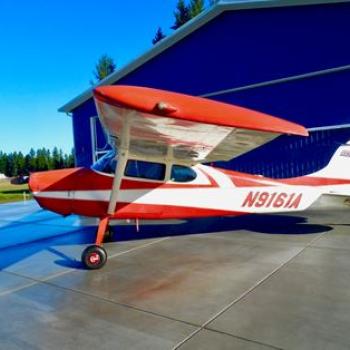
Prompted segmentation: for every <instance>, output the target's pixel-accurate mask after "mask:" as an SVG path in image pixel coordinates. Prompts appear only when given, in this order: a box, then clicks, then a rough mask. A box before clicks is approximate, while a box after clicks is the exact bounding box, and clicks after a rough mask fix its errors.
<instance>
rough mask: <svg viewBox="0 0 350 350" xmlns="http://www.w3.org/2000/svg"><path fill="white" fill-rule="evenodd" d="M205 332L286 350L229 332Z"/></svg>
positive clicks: (209, 329) (215, 330) (276, 349)
mask: <svg viewBox="0 0 350 350" xmlns="http://www.w3.org/2000/svg"><path fill="white" fill-rule="evenodd" d="M204 330H207V331H209V332H215V333H219V334H223V335H228V336H230V337H232V338H236V339H240V340H244V341H246V342H249V343H254V344H259V345H263V346H265V347H267V348H271V349H274V350H284V349H283V348H279V347H276V346H274V345H271V344H266V343H262V342H260V341H257V340H252V339H248V338H244V337H241V336H239V335H235V334H231V333H227V332H224V331H219V330H217V329H211V328H204Z"/></svg>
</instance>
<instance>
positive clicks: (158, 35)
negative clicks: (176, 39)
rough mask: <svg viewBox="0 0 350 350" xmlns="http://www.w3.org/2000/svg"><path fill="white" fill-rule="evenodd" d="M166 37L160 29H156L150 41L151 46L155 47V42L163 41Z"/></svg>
mask: <svg viewBox="0 0 350 350" xmlns="http://www.w3.org/2000/svg"><path fill="white" fill-rule="evenodd" d="M165 37H166V35H165V34H164V33H163V31H162V28H161V27H158V29H157V32H156V35H155V36H154V38H153V40H152V44H153V45H155V44H157V42H159V41H161V40H163V39H164V38H165Z"/></svg>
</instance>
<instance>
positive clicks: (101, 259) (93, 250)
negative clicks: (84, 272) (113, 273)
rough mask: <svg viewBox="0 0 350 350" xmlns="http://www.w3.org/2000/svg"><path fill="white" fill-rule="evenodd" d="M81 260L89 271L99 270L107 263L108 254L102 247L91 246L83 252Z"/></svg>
mask: <svg viewBox="0 0 350 350" xmlns="http://www.w3.org/2000/svg"><path fill="white" fill-rule="evenodd" d="M81 260H82V262H83V264H84V265H85V267H86V268H87V269H89V270H97V269H100V268H101V267H102V266H104V264H105V263H106V262H107V252H106V250H105V249H104V248H103V247H101V246H98V245H91V246H89V247H87V248H86V249H85V250H84V251H83V254H82V256H81Z"/></svg>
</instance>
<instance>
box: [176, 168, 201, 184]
mask: <svg viewBox="0 0 350 350" xmlns="http://www.w3.org/2000/svg"><path fill="white" fill-rule="evenodd" d="M196 177H197V174H196V172H195V171H194V170H193V169H192V168H189V167H187V166H183V165H173V166H172V168H171V175H170V178H171V181H175V182H190V181H193V180H194V179H195V178H196Z"/></svg>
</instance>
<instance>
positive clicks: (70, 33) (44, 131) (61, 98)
mask: <svg viewBox="0 0 350 350" xmlns="http://www.w3.org/2000/svg"><path fill="white" fill-rule="evenodd" d="M176 2H177V1H176V0H147V1H144V0H143V1H125V0H100V1H92V0H91V1H87V0H85V1H83V0H70V1H68V0H60V1H58V0H56V1H47V0H31V1H27V0H17V1H0V33H1V34H0V45H1V51H0V52H1V54H0V82H1V85H0V121H1V128H0V150H2V151H5V152H11V151H22V152H25V153H26V152H28V151H29V149H30V148H31V147H34V148H39V147H48V148H53V147H54V146H58V147H60V148H62V149H63V150H64V151H66V152H67V151H69V150H70V149H71V147H72V145H73V140H72V128H71V118H70V117H68V116H66V115H65V114H63V113H58V112H57V109H58V108H59V107H60V106H61V105H63V104H64V103H66V102H67V101H69V100H70V99H71V98H73V97H75V96H76V95H77V94H79V93H80V92H82V91H83V90H85V89H87V88H88V87H89V81H90V79H92V78H93V75H92V71H93V69H94V66H95V63H96V61H97V59H98V58H99V57H100V56H101V55H102V54H104V53H107V54H109V55H110V56H112V57H113V58H114V59H115V61H116V63H117V67H121V66H123V65H125V64H126V63H128V62H129V61H131V60H133V59H134V58H136V57H138V56H139V55H140V54H142V53H143V52H144V51H146V50H147V49H149V48H150V47H151V46H152V44H151V40H152V38H153V36H154V34H155V31H156V29H157V27H158V26H159V25H160V26H162V27H163V29H164V31H165V33H167V34H169V33H171V32H172V30H171V29H169V27H170V26H171V25H172V24H173V11H174V8H175V5H176Z"/></svg>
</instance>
